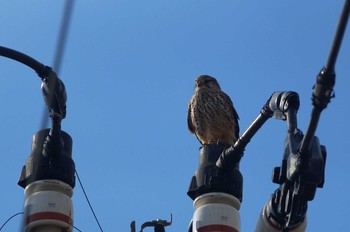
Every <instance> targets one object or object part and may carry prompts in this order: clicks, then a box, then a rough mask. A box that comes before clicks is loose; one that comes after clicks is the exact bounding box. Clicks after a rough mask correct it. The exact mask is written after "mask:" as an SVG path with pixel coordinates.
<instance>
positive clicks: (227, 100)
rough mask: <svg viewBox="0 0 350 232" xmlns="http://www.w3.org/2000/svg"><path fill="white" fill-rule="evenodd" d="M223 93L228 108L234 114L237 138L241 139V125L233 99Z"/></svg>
mask: <svg viewBox="0 0 350 232" xmlns="http://www.w3.org/2000/svg"><path fill="white" fill-rule="evenodd" d="M222 93H223V97H224V98H225V102H227V103H228V107H229V109H230V112H232V114H233V125H234V126H235V128H236V134H235V136H236V138H237V139H238V138H239V124H238V120H239V116H238V113H237V111H236V109H235V107H234V106H233V102H232V100H231V98H230V97H229V96H228V95H227V94H226V93H225V92H222Z"/></svg>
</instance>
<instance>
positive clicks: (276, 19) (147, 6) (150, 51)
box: [0, 0, 350, 232]
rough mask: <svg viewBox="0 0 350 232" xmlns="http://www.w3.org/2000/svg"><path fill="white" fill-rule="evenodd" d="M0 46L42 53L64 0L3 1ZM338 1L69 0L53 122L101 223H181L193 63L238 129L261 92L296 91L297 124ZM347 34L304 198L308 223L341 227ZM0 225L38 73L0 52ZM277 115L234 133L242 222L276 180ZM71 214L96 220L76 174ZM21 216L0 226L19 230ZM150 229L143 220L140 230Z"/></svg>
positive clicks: (18, 205)
mask: <svg viewBox="0 0 350 232" xmlns="http://www.w3.org/2000/svg"><path fill="white" fill-rule="evenodd" d="M1 5H2V7H1V8H0V28H1V34H0V45H1V46H6V47H9V48H12V49H16V50H18V51H21V52H23V53H26V54H28V55H30V56H32V57H33V58H35V59H37V60H39V61H40V62H42V63H44V64H46V65H52V62H53V57H54V52H55V46H56V40H57V34H58V32H59V26H60V22H61V16H62V11H63V6H64V1H43V0H33V1H15V2H14V1H2V2H1ZM342 6H343V1H334V0H333V1H331V0H322V1H317V3H316V1H272V0H265V1H259V0H251V1H241V0H238V1H227V0H224V1H207V0H203V1H184V0H178V1H160V0H157V1H126V0H123V1H122V0H118V1H115V0H114V1H111V0H108V1H107V0H102V1H93V0H85V1H76V2H75V5H74V9H73V16H72V21H71V27H70V30H69V36H68V41H67V47H66V50H65V54H64V60H63V63H62V69H61V73H60V78H61V79H62V80H63V81H64V83H65V85H66V88H67V93H68V101H67V118H66V119H65V120H64V121H63V123H62V129H63V130H65V131H66V132H67V133H69V134H70V135H71V136H72V138H73V143H74V144H73V159H74V161H75V164H76V168H77V171H78V173H79V175H80V178H81V179H82V181H83V184H84V187H85V190H86V192H87V194H88V196H89V199H90V201H91V203H92V205H93V207H94V210H95V212H96V214H97V217H98V218H99V220H100V223H101V225H102V228H103V229H104V231H129V224H130V222H131V221H133V220H136V224H137V228H138V229H139V228H140V225H141V224H142V223H143V222H145V221H149V220H153V219H156V218H161V219H169V218H170V214H171V213H172V214H173V225H172V226H171V227H168V229H167V231H173V232H180V231H186V229H187V226H188V223H189V221H190V219H191V217H192V215H193V207H192V203H193V202H192V200H191V199H190V198H189V197H188V196H187V195H186V192H187V189H188V186H189V183H190V180H191V177H192V175H193V174H194V172H195V170H196V168H197V165H198V148H199V143H198V141H197V140H196V138H195V137H194V136H192V135H191V134H190V133H189V132H188V130H187V122H186V117H187V106H188V100H189V99H190V97H191V95H192V94H193V90H194V79H195V78H196V77H197V76H199V75H200V74H209V75H212V76H214V77H216V78H217V80H218V81H219V83H220V84H221V87H222V89H223V90H224V91H225V92H226V93H227V94H228V95H230V96H231V99H232V100H233V102H234V105H235V107H236V109H237V111H238V114H239V116H240V127H241V133H242V132H243V131H244V130H245V129H246V128H247V127H248V126H249V125H250V123H251V122H252V121H253V120H254V119H255V117H256V116H257V115H258V114H259V111H260V109H261V107H262V106H263V105H264V103H265V102H266V100H267V99H268V98H269V97H270V95H271V94H272V93H273V92H274V91H282V90H291V91H296V92H298V93H299V96H300V101H301V106H300V110H299V113H298V126H299V128H300V129H301V130H302V131H304V132H305V130H306V128H307V125H308V122H309V119H310V115H311V108H312V107H311V100H310V99H311V94H312V86H313V84H314V83H315V77H316V75H317V74H318V72H319V70H320V69H321V68H322V66H323V65H324V64H325V62H326V59H327V56H328V52H329V49H330V45H331V43H332V40H333V37H334V33H335V29H336V25H337V22H338V18H339V15H340V11H341V8H342ZM349 49H350V43H349V33H346V34H345V37H344V41H343V45H342V48H341V51H340V54H339V57H338V62H337V65H336V73H337V79H336V85H335V93H336V98H335V99H333V100H332V101H331V103H330V104H329V106H328V107H327V109H326V110H325V111H324V112H323V113H322V115H321V119H320V123H319V126H318V128H317V132H316V134H317V136H318V137H319V138H320V142H321V143H322V144H324V145H325V146H326V147H327V151H328V159H327V166H326V180H325V181H326V182H325V186H324V188H323V189H318V191H317V193H316V197H315V199H314V201H312V202H311V203H310V204H309V210H308V219H309V225H308V228H307V231H344V228H345V227H347V222H348V218H349V217H350V213H349V210H348V209H349V208H350V201H349V199H348V193H349V191H350V186H349V182H348V179H349V178H350V175H349V172H348V171H347V170H348V165H349V162H350V159H349V155H348V154H349V147H348V146H347V142H348V139H349V138H350V132H349V131H350V126H349V122H348V115H349V114H350V110H349V102H348V89H349V87H350V79H349V76H350V66H349V59H350V55H349ZM0 83H1V87H2V88H1V91H0V99H1V100H0V101H1V106H2V111H1V115H0V122H1V123H0V128H1V132H2V135H1V144H0V154H1V155H0V163H1V166H2V168H1V170H0V178H1V182H2V187H1V189H2V191H1V193H0V199H1V208H0V224H2V223H3V222H4V221H5V220H6V219H7V218H9V217H10V216H11V215H13V214H15V213H17V212H21V211H23V204H24V193H23V189H22V188H20V187H19V186H17V180H18V177H19V174H20V171H21V168H22V165H23V164H24V163H25V161H26V159H27V158H28V156H29V155H30V146H31V138H32V136H33V134H35V133H36V132H37V131H38V130H39V129H41V128H40V122H41V117H42V114H43V109H44V102H43V99H42V96H41V91H40V85H41V81H40V79H39V78H38V77H37V76H36V74H35V73H34V72H33V71H32V70H30V69H29V68H27V67H25V66H23V65H21V64H19V63H17V62H15V61H12V60H8V59H6V58H2V57H0ZM285 133H286V124H285V123H284V122H282V121H277V120H274V119H271V120H269V121H268V122H267V123H266V124H265V125H264V126H263V127H262V128H261V129H260V131H259V132H258V133H257V134H256V136H255V137H254V138H253V139H252V141H251V143H250V144H249V145H248V146H247V148H246V152H245V156H244V157H243V159H242V161H241V172H242V174H243V177H244V192H243V203H242V207H241V210H240V213H241V223H242V231H253V230H254V228H255V225H256V222H257V218H258V216H259V213H260V210H261V209H262V207H263V206H264V204H265V203H266V201H267V199H268V198H269V196H270V194H271V193H272V192H273V191H274V190H275V189H276V188H277V185H275V184H273V183H272V182H271V171H272V169H273V167H275V166H279V165H280V162H281V159H282V154H283V147H284V137H285ZM73 204H74V210H75V226H76V227H77V228H79V229H80V230H82V231H86V232H87V231H99V230H98V227H97V224H96V223H95V222H94V219H93V216H92V214H91V212H90V211H89V208H88V205H87V203H86V200H85V198H84V196H83V193H82V190H81V188H80V186H79V185H78V184H77V186H76V187H75V189H74V196H73ZM20 222H21V218H20V217H16V218H14V219H13V220H11V221H10V222H9V223H8V224H7V225H6V227H5V228H4V229H3V231H11V232H12V231H18V229H19V224H20ZM149 231H151V230H149Z"/></svg>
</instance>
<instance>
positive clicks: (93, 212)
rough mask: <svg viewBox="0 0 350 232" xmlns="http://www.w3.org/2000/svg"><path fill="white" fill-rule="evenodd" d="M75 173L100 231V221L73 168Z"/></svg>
mask: <svg viewBox="0 0 350 232" xmlns="http://www.w3.org/2000/svg"><path fill="white" fill-rule="evenodd" d="M75 174H76V176H77V178H78V182H79V185H80V187H81V189H82V190H83V193H84V196H85V199H86V201H87V203H88V205H89V207H90V210H91V212H92V214H93V215H94V218H95V221H96V223H97V225H98V227H99V228H100V231H101V232H103V230H102V227H101V224H100V222H99V221H98V219H97V216H96V214H95V211H94V209H93V208H92V205H91V203H90V201H89V198H88V196H87V194H86V192H85V189H84V186H83V184H82V182H81V180H80V177H79V175H78V172H77V170H75Z"/></svg>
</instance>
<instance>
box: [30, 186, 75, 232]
mask: <svg viewBox="0 0 350 232" xmlns="http://www.w3.org/2000/svg"><path fill="white" fill-rule="evenodd" d="M24 191H25V195H26V201H25V210H24V217H25V231H26V232H62V231H67V232H71V231H73V204H72V200H71V197H72V195H73V189H72V187H71V186H69V185H68V184H66V183H64V182H62V181H59V180H39V181H35V182H33V183H31V184H29V185H28V186H27V187H26V188H25V190H24Z"/></svg>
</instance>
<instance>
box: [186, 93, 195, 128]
mask: <svg viewBox="0 0 350 232" xmlns="http://www.w3.org/2000/svg"><path fill="white" fill-rule="evenodd" d="M191 102H192V99H191V101H190V102H189V103H188V110H187V126H188V130H189V131H190V132H191V133H192V134H195V128H194V126H193V124H192V119H191Z"/></svg>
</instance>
